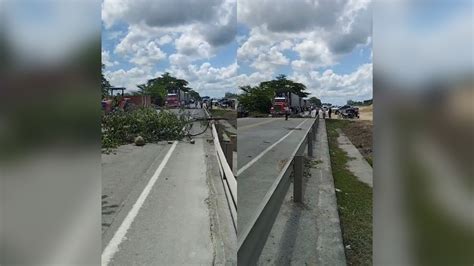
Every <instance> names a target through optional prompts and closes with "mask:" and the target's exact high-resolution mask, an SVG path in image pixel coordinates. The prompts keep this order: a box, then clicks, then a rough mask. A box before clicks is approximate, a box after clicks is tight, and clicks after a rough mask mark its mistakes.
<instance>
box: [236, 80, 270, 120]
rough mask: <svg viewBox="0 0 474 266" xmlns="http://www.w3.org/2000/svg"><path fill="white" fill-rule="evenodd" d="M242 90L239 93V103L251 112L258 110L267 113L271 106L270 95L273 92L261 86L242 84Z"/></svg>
mask: <svg viewBox="0 0 474 266" xmlns="http://www.w3.org/2000/svg"><path fill="white" fill-rule="evenodd" d="M240 89H241V90H243V91H244V93H243V94H241V95H239V98H238V99H239V104H240V105H242V106H243V107H244V108H245V109H247V110H248V111H251V112H259V113H263V114H267V113H269V112H270V108H271V107H272V97H273V94H274V92H273V91H272V90H271V89H269V88H265V87H261V86H255V87H250V86H243V87H240Z"/></svg>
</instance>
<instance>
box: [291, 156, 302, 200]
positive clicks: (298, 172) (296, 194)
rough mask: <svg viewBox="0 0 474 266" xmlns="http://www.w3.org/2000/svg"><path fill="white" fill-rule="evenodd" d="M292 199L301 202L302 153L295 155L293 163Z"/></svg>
mask: <svg viewBox="0 0 474 266" xmlns="http://www.w3.org/2000/svg"><path fill="white" fill-rule="evenodd" d="M293 170H294V180H293V201H294V202H300V203H301V202H303V155H296V156H295V158H294V164H293Z"/></svg>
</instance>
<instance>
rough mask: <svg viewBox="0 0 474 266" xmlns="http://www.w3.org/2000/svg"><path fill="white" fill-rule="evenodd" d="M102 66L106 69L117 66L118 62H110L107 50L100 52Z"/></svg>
mask: <svg viewBox="0 0 474 266" xmlns="http://www.w3.org/2000/svg"><path fill="white" fill-rule="evenodd" d="M101 55H102V64H104V65H105V66H106V67H112V66H115V65H118V63H119V62H117V61H112V59H111V58H110V52H109V51H107V50H102V54H101Z"/></svg>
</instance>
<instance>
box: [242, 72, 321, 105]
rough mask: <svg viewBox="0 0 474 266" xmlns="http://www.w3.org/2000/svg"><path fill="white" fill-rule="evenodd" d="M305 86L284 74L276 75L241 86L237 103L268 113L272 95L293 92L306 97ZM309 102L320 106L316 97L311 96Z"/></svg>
mask: <svg viewBox="0 0 474 266" xmlns="http://www.w3.org/2000/svg"><path fill="white" fill-rule="evenodd" d="M306 89H307V88H306V86H305V85H304V84H303V83H298V82H295V81H292V80H290V79H287V77H286V75H283V74H281V75H278V76H277V77H276V78H275V79H273V80H269V81H263V82H261V83H260V84H259V85H257V86H254V87H252V86H242V87H240V90H242V91H243V92H242V94H240V95H239V96H238V98H239V104H240V105H242V106H243V107H244V108H245V109H246V110H248V111H250V112H259V113H264V114H266V113H269V112H270V108H271V107H272V100H273V98H274V97H276V96H279V95H282V94H286V93H294V94H296V95H298V96H300V97H307V96H308V95H309V93H308V92H306ZM309 102H310V103H312V104H313V105H316V106H321V101H320V100H319V99H318V98H316V97H311V98H310V99H309Z"/></svg>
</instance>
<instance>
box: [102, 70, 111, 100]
mask: <svg viewBox="0 0 474 266" xmlns="http://www.w3.org/2000/svg"><path fill="white" fill-rule="evenodd" d="M104 69H105V65H104V64H102V71H101V73H100V74H101V90H102V99H104V98H106V97H107V96H108V95H109V89H110V87H111V85H110V82H109V81H108V80H107V78H105V76H104Z"/></svg>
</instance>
